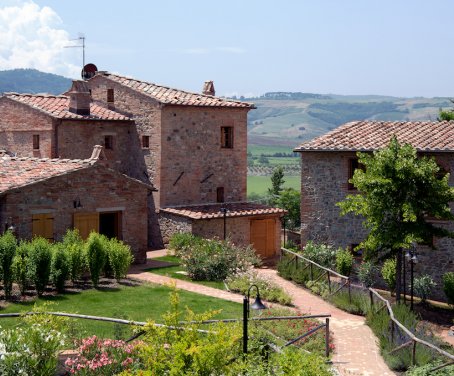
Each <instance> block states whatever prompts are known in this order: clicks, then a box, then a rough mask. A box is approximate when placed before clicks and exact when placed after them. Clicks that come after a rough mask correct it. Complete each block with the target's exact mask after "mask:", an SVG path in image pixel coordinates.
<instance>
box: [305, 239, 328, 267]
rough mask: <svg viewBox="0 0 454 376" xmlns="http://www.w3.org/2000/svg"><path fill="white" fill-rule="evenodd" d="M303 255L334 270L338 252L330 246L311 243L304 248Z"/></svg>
mask: <svg viewBox="0 0 454 376" xmlns="http://www.w3.org/2000/svg"><path fill="white" fill-rule="evenodd" d="M302 255H303V256H304V257H306V258H308V259H310V260H312V261H314V262H316V263H317V264H320V265H322V266H324V267H326V268H330V269H333V268H334V267H335V266H336V250H335V249H334V248H333V247H332V246H330V245H325V244H315V243H313V242H311V241H309V242H307V244H306V246H305V247H304V249H303V252H302Z"/></svg>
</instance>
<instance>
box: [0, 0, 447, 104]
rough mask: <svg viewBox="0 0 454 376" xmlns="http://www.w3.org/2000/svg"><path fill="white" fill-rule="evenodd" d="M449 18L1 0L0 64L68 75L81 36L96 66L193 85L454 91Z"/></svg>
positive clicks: (363, 9) (326, 3) (428, 12)
mask: <svg viewBox="0 0 454 376" xmlns="http://www.w3.org/2000/svg"><path fill="white" fill-rule="evenodd" d="M13 8H14V9H15V11H11V9H13ZM453 14H454V2H453V1H450V0H431V1H419V0H400V1H396V0H393V1H390V0H381V1H374V0H368V1H364V0H342V1H339V0H312V1H308V0H299V1H298V0H294V1H289V0H281V1H266V0H262V1H258V0H248V1H246V0H229V1H223V2H220V1H204V0H193V1H183V0H181V1H176V0H167V1H154V0H148V1H145V0H143V1H142V0H130V1H129V2H125V1H117V0H111V1H105V0H98V1H94V0H90V1H88V0H77V1H62V0H0V40H1V41H2V42H1V43H0V69H11V68H15V67H34V68H38V69H40V70H45V71H50V72H54V73H59V74H64V75H66V76H74V77H77V74H78V72H79V70H80V65H81V53H80V51H78V50H77V49H64V48H63V46H64V45H65V43H67V42H66V40H67V39H69V38H71V37H77V36H78V34H79V33H80V32H82V33H84V34H85V36H86V38H87V39H86V45H87V49H86V56H87V59H86V60H87V62H93V63H95V64H96V65H97V66H98V68H99V69H100V70H108V71H112V72H117V73H120V74H125V75H129V76H133V77H136V78H139V79H144V80H148V81H151V82H156V83H160V84H164V85H168V86H172V87H177V88H182V89H187V90H192V91H200V89H201V87H202V83H203V81H205V80H207V79H212V80H214V81H215V86H216V89H217V93H218V94H220V95H226V94H227V95H232V94H237V95H242V94H244V95H250V94H254V95H259V94H262V93H264V92H266V91H303V92H314V93H334V94H382V95H394V96H411V97H413V96H428V97H433V96H448V97H452V96H454V75H453V73H452V68H453V65H452V64H453V62H454V48H453V46H454V43H453V42H454V32H453V31H452V15H453ZM4 41H6V42H4Z"/></svg>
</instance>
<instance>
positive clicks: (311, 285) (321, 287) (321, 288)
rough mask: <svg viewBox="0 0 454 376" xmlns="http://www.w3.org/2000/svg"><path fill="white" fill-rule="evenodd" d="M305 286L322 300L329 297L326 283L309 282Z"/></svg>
mask: <svg viewBox="0 0 454 376" xmlns="http://www.w3.org/2000/svg"><path fill="white" fill-rule="evenodd" d="M306 286H307V288H308V289H310V290H311V291H312V292H313V293H314V294H317V295H320V296H321V297H322V298H326V297H327V296H328V295H329V288H328V283H327V282H325V281H309V282H307V284H306Z"/></svg>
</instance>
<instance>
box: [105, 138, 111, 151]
mask: <svg viewBox="0 0 454 376" xmlns="http://www.w3.org/2000/svg"><path fill="white" fill-rule="evenodd" d="M104 148H105V149H109V150H112V149H113V136H110V135H108V136H104Z"/></svg>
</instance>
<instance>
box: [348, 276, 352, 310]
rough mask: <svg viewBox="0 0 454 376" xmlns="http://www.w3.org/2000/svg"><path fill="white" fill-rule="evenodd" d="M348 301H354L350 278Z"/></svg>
mask: <svg viewBox="0 0 454 376" xmlns="http://www.w3.org/2000/svg"><path fill="white" fill-rule="evenodd" d="M348 302H349V303H350V304H351V303H352V286H351V282H350V278H349V279H348Z"/></svg>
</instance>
